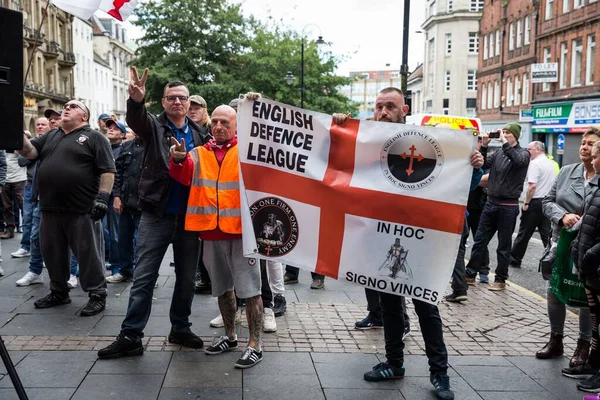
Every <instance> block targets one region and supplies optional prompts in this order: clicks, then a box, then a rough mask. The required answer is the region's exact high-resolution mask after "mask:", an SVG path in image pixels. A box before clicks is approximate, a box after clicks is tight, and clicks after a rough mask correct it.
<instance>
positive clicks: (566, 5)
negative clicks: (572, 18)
mask: <svg viewBox="0 0 600 400" xmlns="http://www.w3.org/2000/svg"><path fill="white" fill-rule="evenodd" d="M570 2H571V0H563V11H562V12H563V14H566V13H568V12H569V10H570V7H569V6H570V4H569V3H570Z"/></svg>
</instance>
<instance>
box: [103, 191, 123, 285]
mask: <svg viewBox="0 0 600 400" xmlns="http://www.w3.org/2000/svg"><path fill="white" fill-rule="evenodd" d="M113 202H114V200H113V198H112V197H111V198H110V200H109V202H108V210H107V212H106V216H105V217H104V219H103V220H102V227H103V228H104V247H105V258H106V262H107V263H109V264H110V265H111V269H112V273H113V275H114V274H116V273H117V272H119V270H120V268H119V214H117V213H116V212H115V209H114V208H113Z"/></svg>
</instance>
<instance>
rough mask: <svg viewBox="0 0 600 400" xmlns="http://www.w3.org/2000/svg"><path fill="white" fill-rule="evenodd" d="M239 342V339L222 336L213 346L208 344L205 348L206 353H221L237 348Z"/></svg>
mask: <svg viewBox="0 0 600 400" xmlns="http://www.w3.org/2000/svg"><path fill="white" fill-rule="evenodd" d="M237 347H238V342H237V340H229V338H228V337H227V336H221V338H220V339H219V341H218V342H217V343H215V344H213V345H212V346H208V347H207V348H206V349H204V352H205V353H206V354H221V353H224V352H226V351H231V350H233V349H237Z"/></svg>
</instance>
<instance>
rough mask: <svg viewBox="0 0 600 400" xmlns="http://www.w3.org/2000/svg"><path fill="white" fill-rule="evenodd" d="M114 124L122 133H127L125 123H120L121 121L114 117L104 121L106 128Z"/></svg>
mask: <svg viewBox="0 0 600 400" xmlns="http://www.w3.org/2000/svg"><path fill="white" fill-rule="evenodd" d="M114 124H116V125H117V126H118V127H119V129H120V130H121V132H123V133H124V134H127V128H126V127H125V124H124V123H122V122H121V121H115V120H114V119H109V120H108V121H106V127H107V128H110V127H111V126H112V125H114Z"/></svg>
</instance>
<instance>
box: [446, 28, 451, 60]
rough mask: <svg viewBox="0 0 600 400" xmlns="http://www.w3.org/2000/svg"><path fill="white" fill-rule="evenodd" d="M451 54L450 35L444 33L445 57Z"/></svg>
mask: <svg viewBox="0 0 600 400" xmlns="http://www.w3.org/2000/svg"><path fill="white" fill-rule="evenodd" d="M450 54H452V34H451V33H446V55H447V56H448V55H450Z"/></svg>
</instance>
